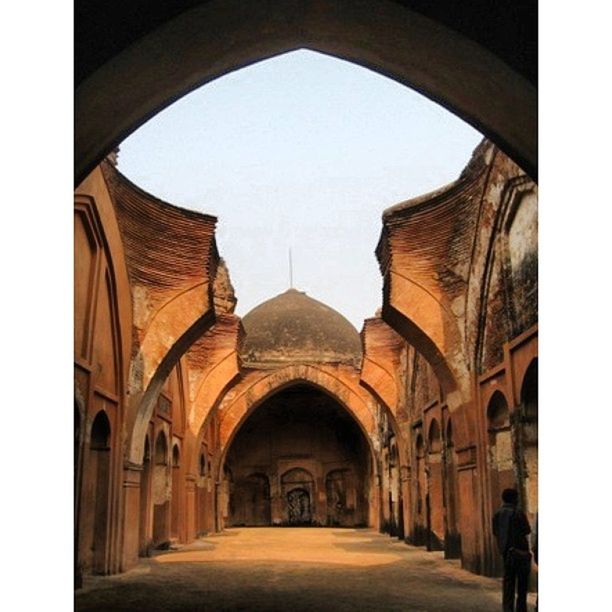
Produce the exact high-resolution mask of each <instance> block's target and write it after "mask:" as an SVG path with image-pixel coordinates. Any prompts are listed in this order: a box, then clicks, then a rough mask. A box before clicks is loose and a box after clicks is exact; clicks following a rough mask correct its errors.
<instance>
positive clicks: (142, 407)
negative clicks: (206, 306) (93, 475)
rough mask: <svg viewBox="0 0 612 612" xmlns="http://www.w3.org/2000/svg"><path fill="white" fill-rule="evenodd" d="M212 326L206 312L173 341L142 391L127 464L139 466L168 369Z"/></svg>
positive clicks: (212, 318)
mask: <svg viewBox="0 0 612 612" xmlns="http://www.w3.org/2000/svg"><path fill="white" fill-rule="evenodd" d="M213 322H214V313H213V312H212V311H208V312H206V314H205V315H204V316H202V317H200V318H199V319H197V320H196V321H195V323H193V324H192V325H191V327H189V328H188V329H187V331H185V332H184V333H183V335H182V336H180V337H179V338H178V339H177V340H176V342H175V343H174V344H173V345H172V347H171V348H170V350H168V351H167V352H166V353H165V355H164V356H163V358H162V359H161V361H160V362H159V365H158V366H157V368H156V370H155V373H154V374H153V375H152V376H151V378H150V381H149V383H148V386H147V388H146V391H145V392H144V394H143V395H142V399H141V400H140V402H139V403H138V407H137V409H136V415H135V418H134V424H133V426H132V428H131V431H130V433H129V443H128V453H127V454H128V460H129V461H130V462H132V463H134V464H135V465H139V464H140V458H141V457H142V453H143V450H144V440H145V436H146V432H147V427H148V424H149V421H150V420H151V417H152V415H153V410H154V408H155V402H156V401H157V398H158V397H159V393H160V391H161V389H162V387H163V384H164V381H165V380H166V378H168V376H169V375H170V372H171V371H172V368H174V367H175V366H176V365H177V364H178V363H179V360H180V358H181V357H182V356H183V355H184V354H185V352H186V351H187V350H188V349H189V347H190V346H191V345H192V344H193V343H194V342H195V341H196V340H197V339H198V338H199V337H200V336H201V335H202V334H203V333H204V332H206V330H208V329H209V328H210V327H211V325H212V324H213Z"/></svg>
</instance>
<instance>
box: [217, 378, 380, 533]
mask: <svg viewBox="0 0 612 612" xmlns="http://www.w3.org/2000/svg"><path fill="white" fill-rule="evenodd" d="M226 468H228V469H229V470H230V471H231V473H232V482H231V483H230V500H229V517H230V519H229V524H230V525H233V526H239V525H250V526H257V525H328V526H329V525H335V526H359V525H366V524H367V522H368V491H369V485H368V479H369V473H370V461H369V448H368V444H367V442H366V440H365V438H364V435H363V434H362V432H361V430H360V429H359V426H358V425H357V424H356V423H355V421H354V420H353V418H352V417H351V416H350V414H349V413H348V412H347V411H346V409H344V408H343V407H342V406H341V405H340V404H339V403H338V402H337V401H335V400H334V399H333V398H331V397H330V396H329V395H327V394H325V393H323V392H322V391H319V390H318V389H316V388H314V387H312V386H309V385H305V384H298V385H295V386H292V387H290V388H288V389H285V390H283V391H280V392H279V393H277V394H275V395H274V396H272V397H271V398H269V399H268V400H266V401H264V402H263V403H262V404H261V405H260V406H259V407H258V408H257V409H256V410H255V411H254V412H253V413H252V414H251V415H250V416H249V417H248V418H247V420H246V421H245V422H244V424H243V425H242V427H241V429H240V430H239V431H238V433H237V435H236V438H235V439H234V441H233V443H232V445H231V447H230V449H229V451H228V455H227V459H226Z"/></svg>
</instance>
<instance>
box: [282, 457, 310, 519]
mask: <svg viewBox="0 0 612 612" xmlns="http://www.w3.org/2000/svg"><path fill="white" fill-rule="evenodd" d="M280 481H281V503H282V507H283V511H284V515H285V522H286V524H287V525H295V526H297V525H311V524H312V522H313V514H314V512H313V505H314V503H315V500H316V497H315V495H316V489H315V480H314V478H313V475H312V474H311V473H310V472H309V471H308V470H305V469H303V468H293V469H291V470H287V471H286V472H285V473H284V474H282V475H281V479H280Z"/></svg>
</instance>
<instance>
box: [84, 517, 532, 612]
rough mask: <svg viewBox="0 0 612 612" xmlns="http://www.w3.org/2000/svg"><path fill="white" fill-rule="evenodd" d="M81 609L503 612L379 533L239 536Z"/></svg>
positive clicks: (435, 558)
mask: <svg viewBox="0 0 612 612" xmlns="http://www.w3.org/2000/svg"><path fill="white" fill-rule="evenodd" d="M529 598H530V599H529V601H530V603H531V604H532V605H533V603H534V601H535V596H534V595H531V594H530V596H529ZM76 609H77V610H79V611H85V610H132V611H134V610H139V611H140V610H142V611H147V612H152V611H157V610H193V611H197V610H206V611H208V610H210V611H213V610H215V611H217V610H227V611H229V610H245V611H247V610H248V611H251V610H253V611H256V610H257V611H258V610H261V611H264V610H265V611H269V612H275V611H281V610H282V611H285V610H287V611H291V612H301V611H306V610H308V611H309V612H316V611H330V612H331V611H334V612H342V611H345V610H351V611H356V610H372V611H374V610H376V611H377V612H382V611H387V610H389V611H392V610H402V611H408V610H409V611H413V612H425V611H427V612H429V611H434V610H435V611H438V610H439V611H446V612H463V611H465V612H498V611H499V610H501V582H500V580H498V579H493V578H485V577H483V576H476V575H474V574H471V573H469V572H467V571H464V570H462V569H461V568H460V567H459V562H458V561H445V560H444V559H443V555H442V553H428V552H426V551H424V550H423V549H421V548H415V547H413V546H407V545H406V544H404V543H403V542H399V541H397V540H394V539H391V538H389V537H388V536H385V535H382V534H379V533H377V532H375V531H373V530H368V529H327V528H320V529H317V528H274V527H271V528H267V527H262V528H241V529H228V530H226V531H224V532H223V533H220V534H215V535H212V536H209V537H206V538H201V539H199V540H197V541H196V542H194V543H193V544H191V545H189V546H185V547H183V548H181V549H180V550H177V551H170V552H166V553H160V554H159V555H157V556H156V557H154V558H152V559H144V560H142V562H141V563H140V564H139V565H138V567H136V568H134V569H133V570H131V571H129V572H126V573H125V574H120V575H118V576H110V577H97V576H96V577H86V578H85V582H84V587H83V589H80V590H79V591H77V594H76ZM531 609H532V607H530V610H531Z"/></svg>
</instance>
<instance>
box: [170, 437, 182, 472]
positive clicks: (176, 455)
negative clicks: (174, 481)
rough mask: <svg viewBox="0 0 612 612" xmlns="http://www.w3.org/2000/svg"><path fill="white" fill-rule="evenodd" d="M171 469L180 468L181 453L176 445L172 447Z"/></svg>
mask: <svg viewBox="0 0 612 612" xmlns="http://www.w3.org/2000/svg"><path fill="white" fill-rule="evenodd" d="M172 467H173V468H179V467H181V451H180V449H179V445H178V444H176V443H175V444H174V445H173V446H172Z"/></svg>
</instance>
